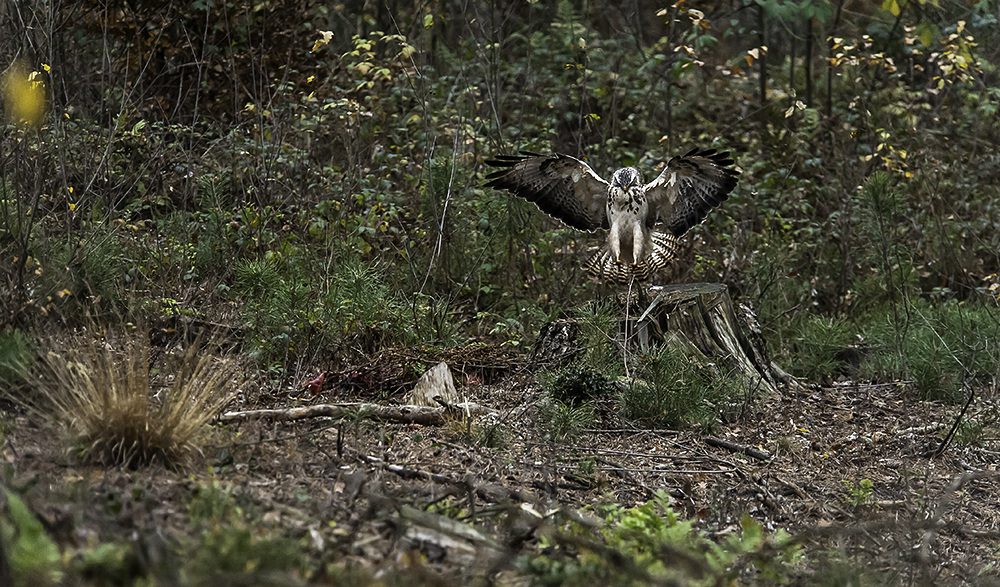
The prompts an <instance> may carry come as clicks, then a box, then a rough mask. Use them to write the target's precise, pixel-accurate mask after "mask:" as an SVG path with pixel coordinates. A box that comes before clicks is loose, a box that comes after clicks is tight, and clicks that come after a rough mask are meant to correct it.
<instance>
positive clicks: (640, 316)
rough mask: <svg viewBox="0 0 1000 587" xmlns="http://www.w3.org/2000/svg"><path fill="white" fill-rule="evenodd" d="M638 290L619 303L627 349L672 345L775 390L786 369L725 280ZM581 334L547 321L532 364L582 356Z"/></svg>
mask: <svg viewBox="0 0 1000 587" xmlns="http://www.w3.org/2000/svg"><path fill="white" fill-rule="evenodd" d="M638 294H639V295H636V296H633V298H632V299H630V300H628V302H623V303H622V305H621V309H620V314H619V326H620V327H619V333H618V337H619V342H620V344H621V345H622V346H623V347H624V348H626V349H628V350H630V351H634V352H639V353H645V352H648V351H649V350H651V349H652V348H653V347H655V346H658V345H664V344H666V345H670V346H673V347H675V348H679V349H681V351H682V352H684V353H685V354H687V355H689V356H690V357H691V358H692V360H694V361H697V362H699V363H701V364H709V363H714V364H716V365H718V366H719V367H720V368H722V369H726V370H729V371H731V372H733V373H736V374H739V375H741V376H743V377H744V378H745V379H746V380H747V383H748V385H750V386H751V387H752V388H754V389H757V390H759V391H760V392H763V393H764V394H772V393H777V391H778V389H777V383H776V379H775V378H776V377H778V378H783V377H784V376H785V373H784V372H783V371H781V370H780V369H778V368H777V367H776V366H774V365H773V364H772V363H771V359H770V357H769V356H768V353H767V347H766V346H765V345H764V340H763V338H762V337H761V331H760V325H759V324H757V318H756V316H755V315H754V313H753V311H752V310H751V309H750V308H749V307H748V306H746V305H742V304H741V305H739V306H737V305H735V304H733V301H732V299H731V298H730V297H729V293H728V291H727V288H726V286H725V285H724V284H721V283H690V284H676V285H664V286H649V287H647V288H645V289H642V290H639V291H638ZM650 300H651V301H650ZM578 333H579V327H578V325H577V324H576V323H575V322H574V321H573V320H559V321H557V322H550V323H548V324H546V325H545V326H543V327H542V330H541V331H540V333H539V336H538V339H537V340H536V341H535V346H534V348H533V349H532V353H531V356H530V364H532V365H534V366H536V367H540V366H545V367H548V368H558V367H561V366H564V365H565V364H566V363H568V362H569V361H570V360H572V359H573V358H575V357H577V356H578V355H579V354H580V348H579V345H578V343H577V341H576V336H577V334H578Z"/></svg>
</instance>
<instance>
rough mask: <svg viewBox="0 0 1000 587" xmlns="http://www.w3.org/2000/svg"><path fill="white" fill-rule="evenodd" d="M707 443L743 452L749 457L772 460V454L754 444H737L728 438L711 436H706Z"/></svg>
mask: <svg viewBox="0 0 1000 587" xmlns="http://www.w3.org/2000/svg"><path fill="white" fill-rule="evenodd" d="M705 444H707V445H709V446H715V447H718V448H724V449H726V450H728V451H732V452H741V453H743V454H745V455H747V456H748V457H752V458H755V459H757V460H759V461H769V460H771V454H770V453H767V452H764V451H762V450H757V449H756V448H754V447H752V446H746V445H744V444H737V443H735V442H729V441H728V440H722V439H721V438H712V437H711V436H709V437H706V438H705Z"/></svg>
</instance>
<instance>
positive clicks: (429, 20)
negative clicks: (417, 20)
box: [424, 14, 434, 30]
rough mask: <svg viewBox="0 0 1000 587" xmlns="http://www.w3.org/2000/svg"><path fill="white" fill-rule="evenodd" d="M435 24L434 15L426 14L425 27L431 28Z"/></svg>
mask: <svg viewBox="0 0 1000 587" xmlns="http://www.w3.org/2000/svg"><path fill="white" fill-rule="evenodd" d="M433 26H434V15H433V14H425V15H424V28H425V29H427V30H430V29H431V27H433Z"/></svg>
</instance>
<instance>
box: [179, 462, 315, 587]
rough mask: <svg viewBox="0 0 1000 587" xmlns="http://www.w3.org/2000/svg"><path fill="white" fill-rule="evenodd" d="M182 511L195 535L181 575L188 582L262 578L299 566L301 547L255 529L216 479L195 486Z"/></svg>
mask: <svg viewBox="0 0 1000 587" xmlns="http://www.w3.org/2000/svg"><path fill="white" fill-rule="evenodd" d="M188 512H189V515H190V519H191V524H192V526H193V527H194V529H195V538H194V539H192V541H191V543H190V544H189V547H188V553H187V554H188V556H187V564H186V565H185V566H184V568H183V570H182V576H184V577H185V578H186V579H187V580H188V581H190V582H192V583H194V584H198V585H212V584H218V582H219V581H225V580H226V579H227V578H230V579H231V578H235V577H241V580H247V578H248V577H256V580H257V581H262V580H264V578H265V577H268V576H269V575H270V574H273V573H282V572H291V571H302V570H303V569H304V567H305V554H304V545H303V544H302V543H301V542H300V541H297V540H292V539H289V538H285V537H283V536H280V535H278V534H277V533H272V532H268V531H266V530H263V529H261V527H260V525H259V522H260V520H259V519H256V518H255V517H253V516H251V515H249V514H247V513H246V512H245V511H244V510H243V508H242V507H241V506H240V504H239V503H238V501H237V498H236V496H235V495H233V490H232V488H231V487H223V486H222V485H220V484H219V483H218V482H216V481H213V482H212V483H211V484H209V485H201V486H199V487H198V490H197V493H196V494H195V496H194V498H193V499H192V500H191V503H190V504H189V506H188Z"/></svg>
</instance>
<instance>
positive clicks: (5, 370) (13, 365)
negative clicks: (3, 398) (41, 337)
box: [0, 328, 35, 385]
mask: <svg viewBox="0 0 1000 587" xmlns="http://www.w3.org/2000/svg"><path fill="white" fill-rule="evenodd" d="M34 351H35V349H34V345H33V344H32V342H31V339H29V338H28V336H27V335H26V334H24V333H23V332H21V331H20V330H18V329H16V328H11V329H8V330H4V331H3V332H0V384H4V385H16V384H19V383H21V382H23V381H24V373H25V369H26V368H27V366H28V364H29V363H30V362H31V357H32V355H33V354H34Z"/></svg>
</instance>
